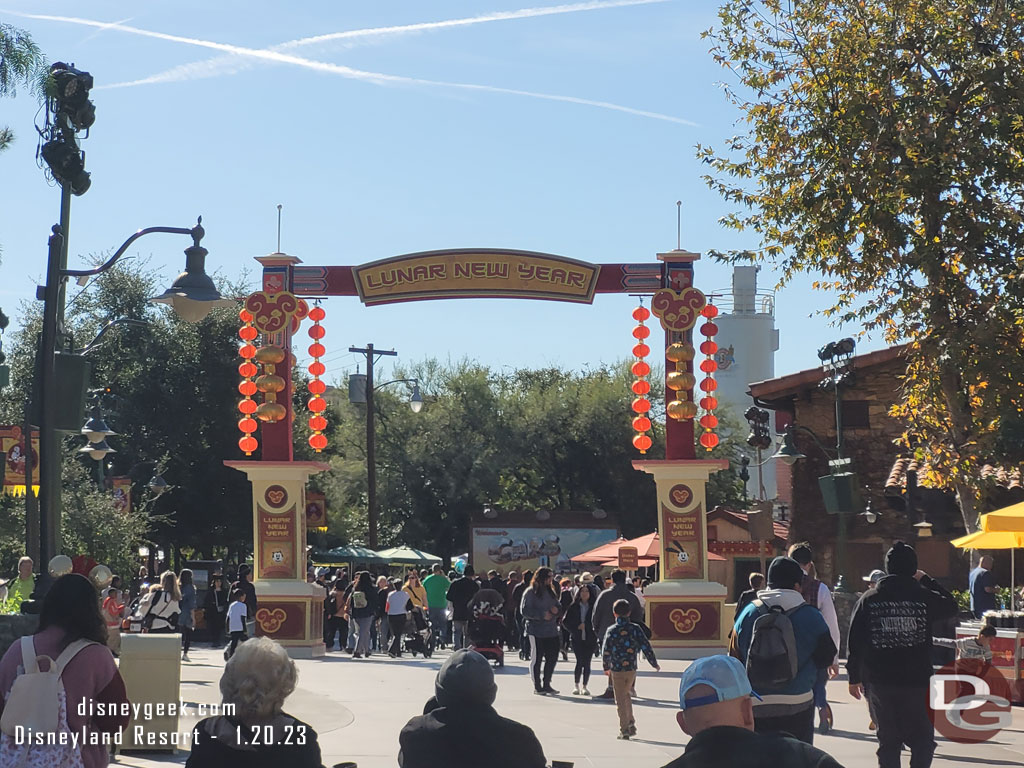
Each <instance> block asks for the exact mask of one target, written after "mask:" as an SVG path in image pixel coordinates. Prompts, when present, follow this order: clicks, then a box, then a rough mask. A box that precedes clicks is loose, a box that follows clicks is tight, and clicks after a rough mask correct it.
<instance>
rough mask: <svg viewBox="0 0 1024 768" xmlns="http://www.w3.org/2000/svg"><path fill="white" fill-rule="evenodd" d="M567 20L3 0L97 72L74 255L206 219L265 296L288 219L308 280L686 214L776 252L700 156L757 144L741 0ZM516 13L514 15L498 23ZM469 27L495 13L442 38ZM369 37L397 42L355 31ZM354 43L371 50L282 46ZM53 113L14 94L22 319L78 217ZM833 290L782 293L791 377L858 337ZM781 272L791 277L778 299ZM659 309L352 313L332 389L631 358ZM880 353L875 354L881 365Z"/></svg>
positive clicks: (5, 302) (598, 245) (335, 333)
mask: <svg viewBox="0 0 1024 768" xmlns="http://www.w3.org/2000/svg"><path fill="white" fill-rule="evenodd" d="M558 6H559V4H558V3H551V4H550V5H547V6H545V5H542V4H541V3H540V0H535V2H534V3H533V4H531V3H530V2H529V0H522V1H521V2H518V3H517V2H515V1H514V0H487V1H486V2H485V1H484V0H477V2H472V3H469V2H443V1H438V0H435V1H434V2H430V3H424V2H411V1H405V2H372V3H371V2H363V3H356V2H345V3H338V2H325V1H319V2H303V3H297V4H287V5H286V4H281V3H271V2H266V1H265V0H247V2H244V3H243V2H240V0H229V1H227V2H224V1H221V2H217V3H209V2H204V3H200V2H182V1H180V0H179V1H177V2H174V3H171V2H165V1H164V0H159V1H158V2H147V3H138V2H132V3H125V2H103V1H97V0H91V1H90V2H89V3H87V4H84V3H81V2H39V0H0V21H3V22H6V23H10V24H15V25H17V26H21V27H23V28H26V29H28V30H29V31H30V32H31V33H32V35H33V36H34V38H35V39H36V41H37V42H38V43H39V44H40V46H41V47H42V48H43V50H44V51H45V52H46V54H47V56H48V58H49V59H50V60H51V61H57V60H63V61H69V62H74V63H75V64H76V65H77V66H78V67H79V68H81V69H85V70H88V71H90V72H91V73H92V74H93V77H94V78H95V81H96V89H95V90H94V91H93V101H94V102H95V103H96V110H97V117H96V123H95V125H94V126H93V129H92V134H91V136H90V137H89V139H88V140H86V141H85V142H84V144H83V147H84V149H85V150H86V167H87V170H89V171H90V172H91V173H92V180H93V183H92V188H91V189H90V190H89V191H88V192H87V193H86V194H85V195H84V196H82V197H79V198H75V200H74V203H73V205H72V220H71V233H70V236H71V245H70V249H71V262H72V264H78V263H81V260H80V258H78V255H85V254H89V253H96V252H100V251H104V250H107V249H110V248H113V247H116V246H117V245H119V244H120V243H121V242H122V241H123V240H124V239H125V238H126V237H127V236H128V235H129V234H131V232H133V231H134V230H136V229H138V228H141V227H146V226H153V225H171V226H191V225H192V224H193V223H194V221H195V217H196V215H198V214H202V215H203V224H204V226H205V228H206V231H207V237H206V240H205V241H204V245H206V246H207V247H208V248H209V249H210V256H209V258H208V267H209V268H210V269H211V270H212V271H220V272H222V273H223V274H226V275H232V276H238V275H240V274H242V272H243V271H244V270H249V272H250V274H251V276H252V279H253V281H255V279H256V272H257V267H258V265H257V264H256V263H255V262H254V261H253V260H252V258H253V257H254V256H260V255H264V254H266V253H269V252H271V251H273V250H275V247H276V226H277V225H276V220H277V209H276V206H277V205H278V204H279V203H280V204H282V205H283V206H284V211H283V214H284V215H283V218H284V223H283V234H282V250H283V251H285V252H287V253H289V254H292V255H295V256H298V257H299V258H301V259H302V260H303V262H304V263H306V264H360V263H364V262H368V261H373V260H376V259H381V258H386V257H388V256H393V255H397V254H401V253H407V252H413V251H422V250H430V249H437V248H448V247H507V248H518V249H525V250H536V251H544V252H549V253H555V254H560V255H564V256H569V257H572V258H577V259H582V260H585V261H591V262H594V263H611V262H644V261H649V260H653V259H654V257H655V254H656V253H657V252H659V251H665V250H669V249H671V248H674V247H675V245H676V205H675V201H676V200H682V201H683V226H682V230H683V236H682V245H683V247H684V248H686V249H688V250H691V251H702V252H703V251H707V250H708V249H710V248H719V249H726V248H735V247H746V246H753V245H754V244H755V241H754V240H753V237H752V236H750V235H738V234H736V233H733V232H729V231H727V230H725V229H723V228H722V227H721V226H720V225H719V224H718V223H717V220H718V218H719V217H720V216H721V215H723V214H724V213H726V212H727V211H728V210H729V208H728V207H727V206H726V205H725V204H724V203H723V202H722V201H721V200H720V199H719V198H718V197H717V196H716V195H715V194H714V193H713V192H711V191H710V190H708V189H707V187H706V186H705V185H704V183H703V182H702V181H701V179H700V175H701V173H702V172H703V170H702V168H701V167H700V166H699V165H698V163H697V162H696V161H695V160H694V149H693V148H694V145H695V144H697V143H698V142H700V143H704V144H711V145H714V146H721V145H723V143H724V140H725V139H726V138H727V137H729V136H730V135H732V134H733V133H734V132H735V131H736V128H735V126H734V121H735V120H736V117H737V113H736V111H735V110H734V108H733V107H731V106H730V105H729V104H728V103H727V102H726V100H725V98H724V96H723V94H722V92H721V90H720V87H719V82H720V81H721V80H723V79H726V78H728V77H729V75H728V73H727V72H725V71H724V70H722V69H721V68H719V67H718V66H717V65H716V64H715V63H714V62H713V61H712V60H711V57H710V55H709V54H708V53H707V49H708V47H709V46H708V43H707V42H706V41H702V40H701V39H700V32H701V31H702V30H704V29H706V28H708V27H709V26H711V25H712V24H714V22H715V15H714V14H715V4H714V3H713V2H704V1H702V2H697V3H694V2H686V1H685V0H666V1H665V2H646V3H645V2H636V3H634V4H629V5H625V4H613V3H603V2H594V3H585V2H584V3H576V4H574V5H573V6H572V7H565V6H562V7H561V8H558ZM531 8H532V9H538V10H537V11H529V10H524V9H531ZM540 9H547V10H540ZM551 9H557V10H556V11H552V10H551ZM517 11H519V12H520V13H518V14H517V13H511V14H510V13H509V12H517ZM502 13H505V14H506V15H511V16H513V17H514V18H493V17H495V16H497V15H499V14H502ZM17 14H37V15H40V14H41V15H49V16H56V17H74V18H77V19H79V21H78V22H75V23H72V22H69V21H61V20H55V19H31V18H25V17H24V16H19V15H17ZM479 17H489V18H490V20H483V19H480V18H479ZM459 19H474V21H473V22H472V23H460V24H451V25H443V24H441V25H437V24H436V23H438V22H447V21H453V20H459ZM85 22H103V23H110V22H120V23H121V24H123V25H127V26H130V27H133V28H135V29H136V30H144V31H146V32H148V33H155V34H149V35H143V34H141V33H140V32H129V31H126V30H124V29H118V28H113V27H107V28H102V27H96V26H95V25H89V24H87V23H85ZM431 23H434V24H436V25H435V26H433V27H429V28H422V29H419V30H405V31H397V30H394V29H391V28H393V27H396V26H406V25H418V24H431ZM368 29H376V30H378V31H377V32H375V33H372V34H371V33H368V32H353V31H355V30H368ZM341 32H349V33H350V34H348V35H345V36H340V37H335V38H334V39H330V40H327V41H322V42H319V43H315V44H296V43H292V44H291V45H287V46H282V45H281V44H282V43H287V42H290V41H296V40H301V39H303V38H309V37H312V36H322V35H331V34H333V33H341ZM384 76H387V77H384ZM140 80H142V81H147V82H145V83H143V84H138V85H124V84H127V83H136V82H137V81H140ZM113 85H119V87H109V86H113ZM468 86H473V87H468ZM477 86H484V88H479V87H477ZM531 94H532V95H531ZM545 96H547V97H550V96H556V97H568V98H565V99H563V98H558V99H551V98H543V97H545ZM602 105H603V106H602ZM616 107H621V108H625V109H618V108H616ZM36 110H37V105H36V104H35V103H34V101H33V100H32V99H31V97H29V96H28V95H22V96H19V98H17V99H15V100H5V101H3V102H0V123H3V124H7V125H9V126H10V127H11V128H13V129H14V130H15V132H16V135H17V141H16V143H15V144H14V145H13V146H12V147H11V148H10V149H9V150H8V151H7V152H5V153H3V154H2V155H0V174H2V179H3V186H2V190H3V191H2V193H0V194H2V201H3V203H2V205H0V244H2V247H3V257H2V258H3V262H2V264H0V305H2V306H3V307H4V309H5V310H6V311H7V312H8V313H9V314H10V313H12V312H15V311H16V309H17V304H18V302H19V301H20V300H22V299H27V298H30V297H31V296H32V295H33V294H34V290H35V289H34V286H35V283H36V282H37V281H38V280H40V279H41V276H42V274H43V272H44V269H45V254H46V247H45V244H46V237H47V235H48V232H49V228H50V226H51V225H52V224H53V223H54V222H55V221H56V220H57V218H58V214H59V198H60V194H59V190H58V189H57V188H56V187H52V186H48V185H47V183H46V181H45V180H44V177H43V173H42V171H41V170H40V169H39V168H38V167H37V166H36V161H35V147H36V140H35V131H34V128H33V121H34V120H35V119H36ZM185 245H187V242H184V241H183V239H182V238H177V237H173V236H161V235H153V236H150V237H148V238H145V239H143V240H141V241H139V243H138V246H137V248H136V250H134V251H132V252H134V253H138V254H140V255H142V256H146V257H150V258H151V260H152V263H153V264H154V265H158V266H160V267H161V269H162V271H163V273H164V274H165V275H166V277H167V282H170V279H172V278H173V276H174V275H176V274H177V272H178V271H180V268H181V266H182V264H183V262H184V259H183V256H182V250H183V248H184V247H185ZM696 269H697V281H696V282H697V285H698V287H701V288H702V289H704V290H705V291H710V290H712V289H717V288H724V287H727V286H728V285H729V282H730V267H728V266H726V265H722V264H716V263H713V262H712V261H710V260H709V259H704V260H701V261H700V262H698V263H697V266H696ZM813 279H814V278H813V277H808V278H806V279H803V278H801V279H800V280H798V281H797V282H795V283H794V284H792V285H791V286H790V287H787V288H786V289H785V290H783V291H782V292H781V293H780V294H779V296H778V299H777V309H776V312H777V325H778V327H779V329H780V331H781V349H780V350H779V353H778V355H777V357H776V372H777V373H779V374H782V373H787V372H792V371H796V370H801V369H804V368H809V367H811V366H812V365H813V364H814V363H815V362H816V360H817V358H816V356H815V350H816V349H817V348H818V347H819V346H820V345H821V344H823V343H825V342H827V341H829V340H831V339H833V338H838V337H839V336H840V335H845V334H848V333H849V332H852V331H855V330H856V329H855V328H847V329H836V328H832V327H830V326H829V325H828V324H827V323H826V321H825V320H824V319H822V318H819V317H814V316H812V313H813V311H814V310H815V309H819V308H822V307H824V306H825V305H826V303H827V297H826V296H825V295H822V294H818V293H816V292H813V291H811V289H810V283H811V281H812V280H813ZM774 282H775V277H774V276H773V274H772V272H771V269H770V267H766V268H765V269H764V270H763V271H762V273H761V287H762V288H767V287H771V286H772V284H774ZM634 302H635V300H634V299H630V298H628V297H625V296H614V297H613V296H598V297H597V299H596V300H595V302H594V305H593V306H576V305H569V304H557V303H552V302H528V301H496V300H487V301H482V300H471V301H466V300H462V301H433V302H417V303H412V304H401V305H394V306H390V307H373V308H363V307H362V306H361V305H360V304H359V302H358V299H356V298H335V299H331V300H330V301H329V302H328V303H327V305H326V306H325V309H326V311H327V321H326V322H325V325H326V327H327V331H328V335H327V337H326V339H325V344H326V346H327V349H328V355H327V358H326V360H327V362H328V371H329V373H328V378H329V379H330V378H334V377H338V378H340V377H341V376H342V374H343V373H345V372H346V371H349V370H353V369H354V366H355V364H356V362H357V361H356V360H355V359H354V357H353V356H351V355H349V354H348V352H347V349H348V347H349V346H350V345H359V346H362V345H363V344H365V343H366V342H372V343H373V344H374V345H376V346H377V347H379V348H391V347H393V348H395V349H397V350H398V351H399V353H400V357H399V360H400V361H401V360H404V361H406V362H411V361H414V360H417V359H420V358H423V357H426V356H434V357H439V358H441V359H446V358H452V359H459V358H462V357H471V358H475V359H479V360H481V361H483V362H486V363H488V364H491V365H493V366H495V367H498V368H501V367H503V366H541V365H561V366H567V367H572V368H577V369H579V368H584V367H586V366H595V365H598V364H600V363H602V362H612V361H615V360H617V359H621V358H624V357H626V356H627V355H628V354H629V350H630V348H631V346H632V343H633V339H632V337H631V336H630V330H631V328H632V325H633V321H632V319H631V318H630V312H631V310H632V308H633V306H634ZM879 346H882V343H881V341H880V340H878V339H875V340H874V341H873V343H872V341H870V340H864V341H862V342H861V343H860V351H866V350H869V349H873V348H877V347H879ZM389 364H390V363H388V362H387V361H385V363H384V365H385V366H387V365H389ZM385 372H386V370H385Z"/></svg>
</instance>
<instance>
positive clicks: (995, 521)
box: [950, 504, 1024, 607]
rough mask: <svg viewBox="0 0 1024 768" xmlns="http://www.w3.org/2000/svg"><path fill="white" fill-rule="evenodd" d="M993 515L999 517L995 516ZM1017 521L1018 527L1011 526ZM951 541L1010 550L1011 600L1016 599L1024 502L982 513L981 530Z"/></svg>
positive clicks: (1023, 536)
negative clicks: (985, 513) (1018, 553)
mask: <svg viewBox="0 0 1024 768" xmlns="http://www.w3.org/2000/svg"><path fill="white" fill-rule="evenodd" d="M993 515H996V516H997V517H993ZM1015 521H1017V523H1016V524H1017V527H1016V528H1010V526H1012V525H1013V524H1014V522H1015ZM992 526H996V527H995V528H993V527H992ZM1000 526H1001V527H1000ZM950 543H951V544H952V545H953V546H954V547H958V548H960V549H1008V550H1010V584H1011V585H1012V586H1011V588H1010V595H1011V600H1012V601H1014V602H1015V601H1016V599H1017V597H1016V590H1017V569H1016V563H1015V562H1014V561H1015V560H1016V558H1015V557H1014V555H1015V554H1016V550H1017V549H1020V548H1024V504H1014V505H1013V506H1011V507H1004V508H1003V509H998V510H996V511H995V512H989V513H988V514H987V515H982V516H981V530H980V531H975V532H974V533H970V534H968V535H967V536H961V537H960V538H959V539H953V541H952V542H950ZM1011 607H1014V606H1011Z"/></svg>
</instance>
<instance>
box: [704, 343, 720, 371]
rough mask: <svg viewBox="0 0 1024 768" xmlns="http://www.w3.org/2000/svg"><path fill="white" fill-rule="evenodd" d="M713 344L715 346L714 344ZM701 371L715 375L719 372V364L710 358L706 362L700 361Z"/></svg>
mask: <svg viewBox="0 0 1024 768" xmlns="http://www.w3.org/2000/svg"><path fill="white" fill-rule="evenodd" d="M711 343H712V344H714V342H711ZM700 369H701V370H702V371H703V372H704V373H714V372H715V371H717V370H718V363H716V362H715V360H714V358H711V357H709V358H707V359H706V360H701V361H700Z"/></svg>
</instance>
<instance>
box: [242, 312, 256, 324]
mask: <svg viewBox="0 0 1024 768" xmlns="http://www.w3.org/2000/svg"><path fill="white" fill-rule="evenodd" d="M238 319H239V320H241V321H242V322H243V323H251V322H252V321H253V320H254V319H255V318H253V316H252V312H250V311H249V310H248V309H242V310H240V311H239V312H238Z"/></svg>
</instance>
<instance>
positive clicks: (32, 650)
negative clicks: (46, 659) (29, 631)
mask: <svg viewBox="0 0 1024 768" xmlns="http://www.w3.org/2000/svg"><path fill="white" fill-rule="evenodd" d="M21 666H22V667H23V668H24V670H25V674H35V673H36V672H38V671H39V662H38V661H37V660H36V644H35V641H34V640H33V639H32V635H24V636H22V638H21Z"/></svg>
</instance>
